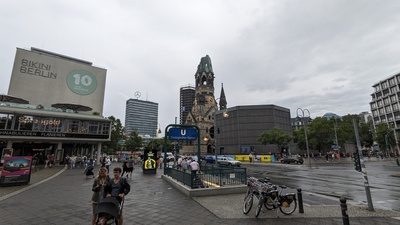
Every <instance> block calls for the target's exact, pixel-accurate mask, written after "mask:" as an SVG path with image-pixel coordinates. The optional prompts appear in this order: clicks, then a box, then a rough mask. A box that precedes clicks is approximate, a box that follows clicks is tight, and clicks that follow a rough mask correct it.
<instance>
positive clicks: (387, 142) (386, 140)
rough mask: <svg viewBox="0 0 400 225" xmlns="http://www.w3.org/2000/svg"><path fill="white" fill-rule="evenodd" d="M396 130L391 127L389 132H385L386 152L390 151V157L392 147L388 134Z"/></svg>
mask: <svg viewBox="0 0 400 225" xmlns="http://www.w3.org/2000/svg"><path fill="white" fill-rule="evenodd" d="M394 131H395V129H391V130H390V131H389V132H387V133H386V134H385V144H386V152H388V153H389V157H390V152H389V150H390V149H389V141H388V135H389V134H390V132H393V133H394Z"/></svg>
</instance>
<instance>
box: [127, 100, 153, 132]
mask: <svg viewBox="0 0 400 225" xmlns="http://www.w3.org/2000/svg"><path fill="white" fill-rule="evenodd" d="M157 126H158V103H155V102H150V101H143V100H139V99H129V100H127V101H126V110H125V132H126V133H128V134H129V133H131V132H132V131H134V130H135V131H136V132H137V133H138V135H140V136H143V137H156V133H157V128H158V127H157Z"/></svg>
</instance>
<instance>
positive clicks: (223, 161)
mask: <svg viewBox="0 0 400 225" xmlns="http://www.w3.org/2000/svg"><path fill="white" fill-rule="evenodd" d="M217 164H218V166H240V165H241V163H240V161H237V160H235V159H233V158H231V157H218V159H217Z"/></svg>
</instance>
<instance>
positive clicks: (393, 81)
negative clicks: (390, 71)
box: [369, 73, 400, 132]
mask: <svg viewBox="0 0 400 225" xmlns="http://www.w3.org/2000/svg"><path fill="white" fill-rule="evenodd" d="M372 87H373V88H374V92H373V93H372V94H371V97H372V100H371V102H370V103H369V104H370V106H371V113H372V118H373V119H372V121H373V124H374V127H375V126H376V125H377V124H380V123H385V124H388V126H389V127H392V128H394V129H395V130H396V132H398V131H399V129H400V110H399V96H400V73H399V74H396V75H393V76H391V77H389V78H387V79H385V80H382V81H379V82H378V83H376V84H374V85H372Z"/></svg>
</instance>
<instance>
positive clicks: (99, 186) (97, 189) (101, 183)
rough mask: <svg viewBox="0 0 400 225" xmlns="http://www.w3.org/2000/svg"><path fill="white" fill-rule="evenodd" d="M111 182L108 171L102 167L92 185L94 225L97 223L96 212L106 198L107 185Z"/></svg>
mask: <svg viewBox="0 0 400 225" xmlns="http://www.w3.org/2000/svg"><path fill="white" fill-rule="evenodd" d="M109 182H110V177H109V176H108V173H107V169H106V168H104V167H102V168H100V170H99V172H98V174H97V176H96V178H95V179H94V181H93V185H92V191H93V194H92V209H93V211H92V225H94V224H95V222H96V215H95V214H94V210H95V209H96V207H97V205H98V204H99V202H100V201H101V200H102V199H103V198H104V197H105V192H104V188H105V186H106V184H107V183H109Z"/></svg>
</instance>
